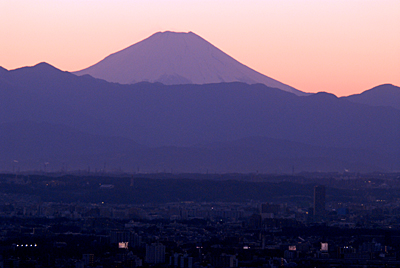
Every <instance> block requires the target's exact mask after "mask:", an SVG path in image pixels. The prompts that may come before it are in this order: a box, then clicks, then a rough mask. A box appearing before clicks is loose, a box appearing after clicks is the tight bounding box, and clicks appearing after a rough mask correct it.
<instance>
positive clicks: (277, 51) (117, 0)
mask: <svg viewBox="0 0 400 268" xmlns="http://www.w3.org/2000/svg"><path fill="white" fill-rule="evenodd" d="M0 25H1V26H0V66H2V67H4V68H6V69H9V70H10V69H15V68H19V67H23V66H31V65H35V64H37V63H39V62H43V61H44V62H48V63H50V64H52V65H54V66H55V67H57V68H59V69H61V70H65V71H77V70H80V69H83V68H86V67H88V66H90V65H93V64H94V63H96V62H98V61H100V60H102V59H103V58H104V57H106V56H108V55H109V54H111V53H114V52H117V51H119V50H121V49H124V48H125V47H127V46H130V45H132V44H134V43H136V42H138V41H140V40H142V39H144V38H146V37H148V36H150V35H152V34H153V33H155V32H158V31H166V30H170V31H178V32H188V31H192V32H194V33H196V34H198V35H200V36H201V37H203V38H204V39H206V40H207V41H209V42H210V43H212V44H213V45H215V46H216V47H218V48H220V49H221V50H222V51H224V52H226V53H227V54H229V55H230V56H232V57H233V58H235V59H237V60H238V61H240V62H241V63H243V64H245V65H247V66H249V67H250V68H253V69H255V70H256V71H258V72H261V73H263V74H265V75H267V76H269V77H272V78H274V79H276V80H279V81H281V82H283V83H285V84H288V85H290V86H293V87H295V88H297V89H299V90H302V91H305V92H318V91H326V92H331V93H334V94H336V95H337V96H343V95H349V94H354V93H360V92H362V91H364V90H367V89H370V88H372V87H374V86H377V85H379V84H383V83H391V84H394V85H397V86H400V0H374V1H372V0H79V1H78V0H35V1H33V0H4V1H0Z"/></svg>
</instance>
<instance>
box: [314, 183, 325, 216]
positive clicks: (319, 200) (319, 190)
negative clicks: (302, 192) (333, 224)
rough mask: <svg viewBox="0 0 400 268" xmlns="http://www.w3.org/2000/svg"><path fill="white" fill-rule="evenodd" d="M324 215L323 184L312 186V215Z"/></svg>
mask: <svg viewBox="0 0 400 268" xmlns="http://www.w3.org/2000/svg"><path fill="white" fill-rule="evenodd" d="M322 215H325V186H323V185H317V186H315V187H314V216H322Z"/></svg>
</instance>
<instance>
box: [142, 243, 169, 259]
mask: <svg viewBox="0 0 400 268" xmlns="http://www.w3.org/2000/svg"><path fill="white" fill-rule="evenodd" d="M145 260H146V262H147V263H164V262H165V246H164V245H163V244H160V243H153V244H151V245H146V259H145Z"/></svg>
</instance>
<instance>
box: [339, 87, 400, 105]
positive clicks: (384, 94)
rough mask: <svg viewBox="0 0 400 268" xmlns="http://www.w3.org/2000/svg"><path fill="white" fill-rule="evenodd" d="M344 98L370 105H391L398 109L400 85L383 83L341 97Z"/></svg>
mask: <svg viewBox="0 0 400 268" xmlns="http://www.w3.org/2000/svg"><path fill="white" fill-rule="evenodd" d="M343 98H344V99H346V100H349V101H352V102H357V103H363V104H368V105H372V106H391V107H393V108H396V109H399V110H400V87H397V86H394V85H391V84H384V85H380V86H377V87H374V88H372V89H370V90H366V91H364V92H363V93H361V94H354V95H350V96H348V97H343Z"/></svg>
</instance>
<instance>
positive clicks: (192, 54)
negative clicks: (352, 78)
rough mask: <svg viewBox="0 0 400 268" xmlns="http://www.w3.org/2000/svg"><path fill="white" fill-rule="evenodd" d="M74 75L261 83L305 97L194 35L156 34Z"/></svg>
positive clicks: (117, 79) (125, 80)
mask: <svg viewBox="0 0 400 268" xmlns="http://www.w3.org/2000/svg"><path fill="white" fill-rule="evenodd" d="M75 74H77V75H84V74H89V75H91V76H93V77H95V78H100V79H104V80H107V81H109V82H117V83H121V84H133V83H137V82H142V81H147V82H161V83H163V84H209V83H221V82H244V83H247V84H255V83H261V84H265V85H267V86H269V87H274V88H279V89H281V90H284V91H288V92H292V93H295V94H297V95H306V93H304V92H301V91H298V90H296V89H294V88H292V87H290V86H288V85H285V84H283V83H281V82H279V81H276V80H274V79H272V78H270V77H267V76H265V75H263V74H261V73H258V72H256V71H254V70H253V69H251V68H249V67H247V66H245V65H243V64H241V63H240V62H238V61H237V60H235V59H233V58H232V57H230V56H229V55H227V54H226V53H224V52H223V51H221V50H220V49H218V48H217V47H215V46H214V45H212V44H211V43H209V42H208V41H206V40H205V39H203V38H202V37H200V36H198V35H197V34H195V33H193V32H172V31H165V32H157V33H155V34H153V35H151V36H150V37H148V38H146V39H144V40H142V41H140V42H138V43H136V44H133V45H131V46H129V47H127V48H125V49H123V50H121V51H119V52H116V53H114V54H111V55H109V56H108V57H106V58H105V59H103V60H102V61H100V62H98V63H96V64H95V65H93V66H91V67H88V68H86V69H84V70H81V71H78V72H75Z"/></svg>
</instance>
